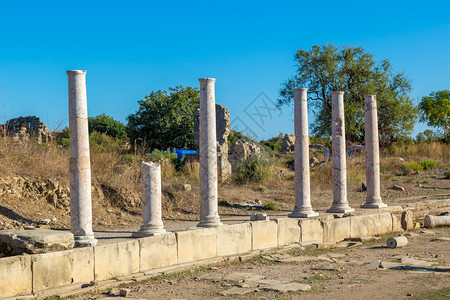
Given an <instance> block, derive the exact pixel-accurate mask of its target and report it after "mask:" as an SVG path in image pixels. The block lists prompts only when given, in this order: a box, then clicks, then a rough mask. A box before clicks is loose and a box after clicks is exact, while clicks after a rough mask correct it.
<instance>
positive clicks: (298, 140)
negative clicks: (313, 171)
mask: <svg viewBox="0 0 450 300" xmlns="http://www.w3.org/2000/svg"><path fill="white" fill-rule="evenodd" d="M307 91H308V89H295V90H294V126H295V128H294V131H295V148H294V151H295V157H294V168H295V207H294V211H293V212H292V213H290V214H289V215H288V216H289V218H308V217H314V216H318V215H319V214H318V213H316V212H314V211H313V209H312V207H311V190H310V181H309V135H308V104H307V100H308V97H307Z"/></svg>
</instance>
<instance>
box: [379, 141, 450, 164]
mask: <svg viewBox="0 0 450 300" xmlns="http://www.w3.org/2000/svg"><path fill="white" fill-rule="evenodd" d="M382 157H401V158H403V159H405V160H406V159H409V160H416V159H417V160H419V159H421V158H425V157H426V158H428V159H433V160H436V161H441V162H444V163H446V162H448V161H449V159H450V144H444V143H438V142H433V143H420V144H413V145H392V146H391V147H390V148H388V149H385V150H383V151H382Z"/></svg>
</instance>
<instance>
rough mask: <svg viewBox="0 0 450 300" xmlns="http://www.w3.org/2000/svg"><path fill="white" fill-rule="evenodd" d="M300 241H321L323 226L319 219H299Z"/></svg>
mask: <svg viewBox="0 0 450 300" xmlns="http://www.w3.org/2000/svg"><path fill="white" fill-rule="evenodd" d="M299 224H300V230H301V231H300V233H301V238H300V242H302V243H321V242H322V241H323V227H322V223H321V222H320V221H319V220H307V219H302V220H299Z"/></svg>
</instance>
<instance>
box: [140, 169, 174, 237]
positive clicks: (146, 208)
mask: <svg viewBox="0 0 450 300" xmlns="http://www.w3.org/2000/svg"><path fill="white" fill-rule="evenodd" d="M141 173H142V217H143V219H144V224H143V225H142V226H141V229H140V230H139V231H138V232H135V233H133V237H138V238H140V237H146V236H154V235H161V234H164V233H166V230H164V226H163V222H162V214H161V165H159V164H155V163H152V162H142V164H141Z"/></svg>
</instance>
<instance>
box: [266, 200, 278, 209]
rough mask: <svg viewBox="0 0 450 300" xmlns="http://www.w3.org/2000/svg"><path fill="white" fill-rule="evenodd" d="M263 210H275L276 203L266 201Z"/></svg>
mask: <svg viewBox="0 0 450 300" xmlns="http://www.w3.org/2000/svg"><path fill="white" fill-rule="evenodd" d="M263 209H264V210H277V204H276V203H275V202H272V201H267V202H266V204H264V206H263Z"/></svg>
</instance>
